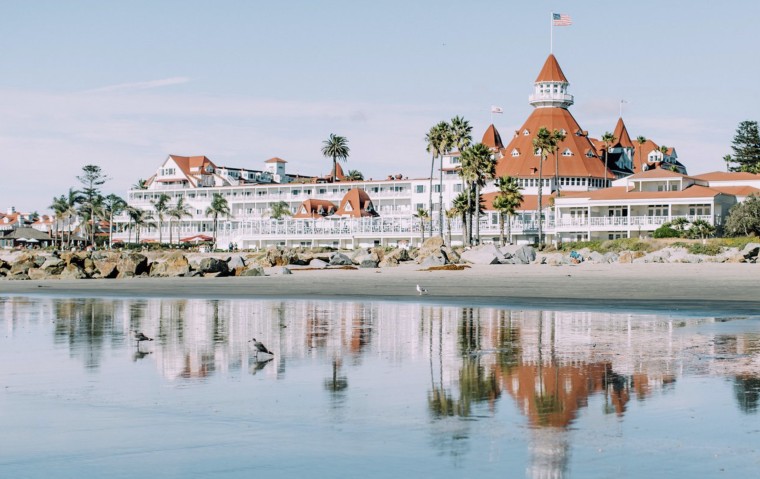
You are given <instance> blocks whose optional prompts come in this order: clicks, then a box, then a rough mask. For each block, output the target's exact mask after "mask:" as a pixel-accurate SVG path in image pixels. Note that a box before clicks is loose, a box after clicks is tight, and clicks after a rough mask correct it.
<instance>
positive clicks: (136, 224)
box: [126, 206, 152, 243]
mask: <svg viewBox="0 0 760 479" xmlns="http://www.w3.org/2000/svg"><path fill="white" fill-rule="evenodd" d="M126 212H127V216H129V226H128V228H129V230H130V231H129V239H128V240H127V241H128V242H129V243H131V242H132V229H134V230H135V243H139V242H140V230H141V229H142V228H143V226H146V225H147V224H148V222H149V221H150V220H151V219H152V214H151V212H150V211H146V210H143V209H141V208H137V207H135V206H127V209H126Z"/></svg>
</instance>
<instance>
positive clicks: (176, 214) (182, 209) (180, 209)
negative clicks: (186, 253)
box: [167, 196, 192, 243]
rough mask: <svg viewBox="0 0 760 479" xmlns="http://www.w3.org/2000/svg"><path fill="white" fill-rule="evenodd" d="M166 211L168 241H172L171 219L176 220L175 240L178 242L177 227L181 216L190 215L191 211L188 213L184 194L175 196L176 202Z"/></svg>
mask: <svg viewBox="0 0 760 479" xmlns="http://www.w3.org/2000/svg"><path fill="white" fill-rule="evenodd" d="M167 213H168V214H169V243H171V242H172V219H175V220H177V242H179V227H180V223H181V222H182V218H184V217H186V216H192V213H190V205H188V204H187V203H185V197H184V196H179V197H177V203H176V204H175V205H174V206H172V207H171V208H169V211H167Z"/></svg>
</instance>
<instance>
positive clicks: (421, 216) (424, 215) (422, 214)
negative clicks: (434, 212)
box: [415, 208, 430, 243]
mask: <svg viewBox="0 0 760 479" xmlns="http://www.w3.org/2000/svg"><path fill="white" fill-rule="evenodd" d="M415 216H416V217H417V218H419V219H420V231H421V232H422V242H423V243H424V242H425V221H426V220H427V219H428V218H429V217H430V215H429V214H428V212H427V210H426V209H424V208H420V209H418V210H417V214H416V215H415Z"/></svg>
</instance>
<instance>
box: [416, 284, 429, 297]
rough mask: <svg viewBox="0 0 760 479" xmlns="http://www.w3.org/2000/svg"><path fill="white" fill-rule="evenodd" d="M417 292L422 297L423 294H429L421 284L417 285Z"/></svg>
mask: <svg viewBox="0 0 760 479" xmlns="http://www.w3.org/2000/svg"><path fill="white" fill-rule="evenodd" d="M417 292H418V293H420V296H422V295H423V294H427V290H426V289H425V288H423V287H422V286H420V285H419V284H418V285H417Z"/></svg>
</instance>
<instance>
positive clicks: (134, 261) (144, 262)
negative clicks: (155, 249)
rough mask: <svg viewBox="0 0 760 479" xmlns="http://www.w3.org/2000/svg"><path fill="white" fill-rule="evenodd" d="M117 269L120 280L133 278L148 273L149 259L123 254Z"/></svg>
mask: <svg viewBox="0 0 760 479" xmlns="http://www.w3.org/2000/svg"><path fill="white" fill-rule="evenodd" d="M62 259H63V257H62ZM116 269H117V270H118V271H119V274H118V276H117V277H119V278H131V277H134V276H139V275H141V274H143V273H148V258H147V257H145V256H144V255H141V254H140V253H131V252H130V253H123V254H122V255H121V256H120V257H119V261H118V262H117V263H116ZM101 274H103V272H101Z"/></svg>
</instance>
